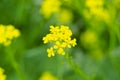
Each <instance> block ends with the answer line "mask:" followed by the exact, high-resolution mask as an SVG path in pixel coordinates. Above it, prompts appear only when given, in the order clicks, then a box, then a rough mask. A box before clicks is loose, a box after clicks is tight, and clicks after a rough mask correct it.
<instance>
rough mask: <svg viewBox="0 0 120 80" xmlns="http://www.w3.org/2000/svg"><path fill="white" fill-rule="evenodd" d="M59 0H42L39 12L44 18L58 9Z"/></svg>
mask: <svg viewBox="0 0 120 80" xmlns="http://www.w3.org/2000/svg"><path fill="white" fill-rule="evenodd" d="M60 5H61V2H60V1H59V0H44V1H43V3H42V5H41V9H40V12H41V13H42V14H43V15H44V17H45V18H47V19H48V18H49V17H50V16H51V15H52V14H54V13H56V12H58V11H59V10H60Z"/></svg>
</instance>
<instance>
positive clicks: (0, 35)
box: [0, 25, 20, 46]
mask: <svg viewBox="0 0 120 80" xmlns="http://www.w3.org/2000/svg"><path fill="white" fill-rule="evenodd" d="M19 36H20V32H19V30H18V29H15V28H14V26H12V25H6V26H5V25H0V44H3V45H4V46H9V45H10V44H11V41H12V40H13V39H14V38H17V37H19Z"/></svg>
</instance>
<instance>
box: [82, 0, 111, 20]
mask: <svg viewBox="0 0 120 80" xmlns="http://www.w3.org/2000/svg"><path fill="white" fill-rule="evenodd" d="M86 7H87V8H89V9H88V10H87V9H85V10H84V14H85V17H86V18H88V19H90V18H92V16H94V17H95V18H97V19H98V18H101V19H102V20H103V21H105V22H109V20H110V14H109V12H108V10H106V9H104V1H103V0H86Z"/></svg>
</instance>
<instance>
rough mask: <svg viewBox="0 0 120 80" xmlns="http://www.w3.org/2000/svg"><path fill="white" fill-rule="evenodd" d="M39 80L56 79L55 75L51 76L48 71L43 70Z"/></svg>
mask: <svg viewBox="0 0 120 80" xmlns="http://www.w3.org/2000/svg"><path fill="white" fill-rule="evenodd" d="M39 80H58V79H57V78H56V77H55V76H53V75H52V74H51V73H50V72H44V73H43V75H42V77H40V78H39Z"/></svg>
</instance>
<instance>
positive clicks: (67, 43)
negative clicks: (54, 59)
mask: <svg viewBox="0 0 120 80" xmlns="http://www.w3.org/2000/svg"><path fill="white" fill-rule="evenodd" d="M71 36H72V31H71V30H70V29H69V27H68V26H63V25H62V26H56V27H54V26H50V34H47V35H46V36H45V37H43V41H44V43H51V44H52V47H50V48H48V49H47V52H48V57H51V56H55V52H56V53H58V54H61V55H65V51H64V49H65V48H71V46H73V47H74V46H75V45H76V39H73V40H72V39H71Z"/></svg>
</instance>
